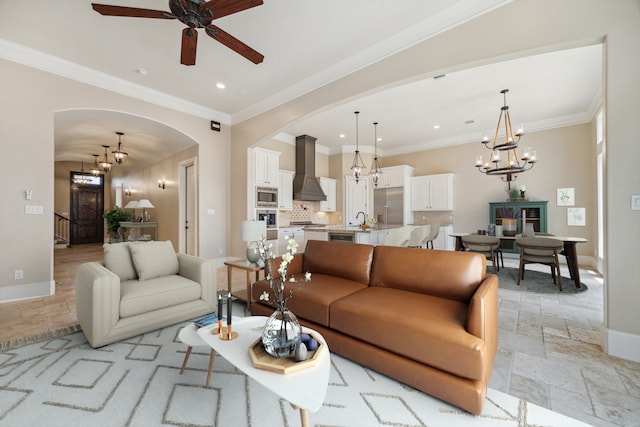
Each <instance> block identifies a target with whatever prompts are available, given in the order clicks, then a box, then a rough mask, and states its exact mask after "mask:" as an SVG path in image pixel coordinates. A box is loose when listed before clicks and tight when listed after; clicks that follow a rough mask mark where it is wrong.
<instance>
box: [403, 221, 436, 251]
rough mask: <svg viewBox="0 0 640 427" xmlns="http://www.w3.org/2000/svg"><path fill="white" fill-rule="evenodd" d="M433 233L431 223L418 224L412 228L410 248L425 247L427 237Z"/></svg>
mask: <svg viewBox="0 0 640 427" xmlns="http://www.w3.org/2000/svg"><path fill="white" fill-rule="evenodd" d="M430 234H431V225H430V224H427V225H417V226H415V227H414V228H413V230H411V237H410V238H409V243H408V244H407V246H409V247H410V248H423V247H425V245H426V244H427V238H428V237H429V235H430Z"/></svg>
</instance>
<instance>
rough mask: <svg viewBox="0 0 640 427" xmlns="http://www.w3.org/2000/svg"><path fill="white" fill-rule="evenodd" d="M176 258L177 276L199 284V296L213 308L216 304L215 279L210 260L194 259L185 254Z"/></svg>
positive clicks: (212, 261)
mask: <svg viewBox="0 0 640 427" xmlns="http://www.w3.org/2000/svg"><path fill="white" fill-rule="evenodd" d="M176 255H177V256H178V265H179V270H178V274H179V275H180V276H182V277H185V278H187V279H189V280H193V281H194V282H196V283H199V284H200V287H201V292H202V293H201V296H200V298H202V299H203V300H204V301H205V302H206V303H207V304H210V305H211V306H213V304H214V303H215V302H216V292H217V287H218V284H217V278H216V265H215V261H214V260H212V259H205V258H200V257H195V256H192V255H187V254H180V253H178V254H176Z"/></svg>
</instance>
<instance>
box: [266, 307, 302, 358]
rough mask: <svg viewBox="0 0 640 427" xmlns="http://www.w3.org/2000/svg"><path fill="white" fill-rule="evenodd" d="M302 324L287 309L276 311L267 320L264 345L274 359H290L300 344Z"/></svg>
mask: <svg viewBox="0 0 640 427" xmlns="http://www.w3.org/2000/svg"><path fill="white" fill-rule="evenodd" d="M300 333H301V329H300V323H299V322H298V318H297V317H296V315H295V314H293V313H292V312H291V311H289V310H288V309H287V308H282V309H278V310H276V311H275V312H274V313H273V314H272V315H271V316H270V317H269V319H267V323H265V325H264V331H263V332H262V344H263V345H264V349H265V350H266V352H267V353H269V354H270V355H271V356H273V357H278V358H284V357H289V356H290V355H291V354H292V353H293V352H294V351H295V350H296V347H297V346H298V344H299V343H300Z"/></svg>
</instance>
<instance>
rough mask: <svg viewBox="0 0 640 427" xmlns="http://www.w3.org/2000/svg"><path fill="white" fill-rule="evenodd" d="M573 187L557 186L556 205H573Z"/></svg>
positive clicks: (574, 201)
mask: <svg viewBox="0 0 640 427" xmlns="http://www.w3.org/2000/svg"><path fill="white" fill-rule="evenodd" d="M574 191H575V190H574V189H573V188H558V190H557V204H558V206H573V205H575V203H576V200H575V196H574Z"/></svg>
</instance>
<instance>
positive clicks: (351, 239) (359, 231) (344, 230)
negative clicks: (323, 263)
mask: <svg viewBox="0 0 640 427" xmlns="http://www.w3.org/2000/svg"><path fill="white" fill-rule="evenodd" d="M399 227H401V226H398V225H394V226H386V227H385V226H376V227H373V228H365V229H363V228H361V227H354V226H345V225H326V226H309V227H305V228H304V243H305V246H306V244H307V242H308V241H309V240H327V241H334V242H335V241H340V242H344V243H361V244H367V245H381V244H383V243H384V240H385V238H386V237H387V233H389V230H392V229H394V228H399Z"/></svg>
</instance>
